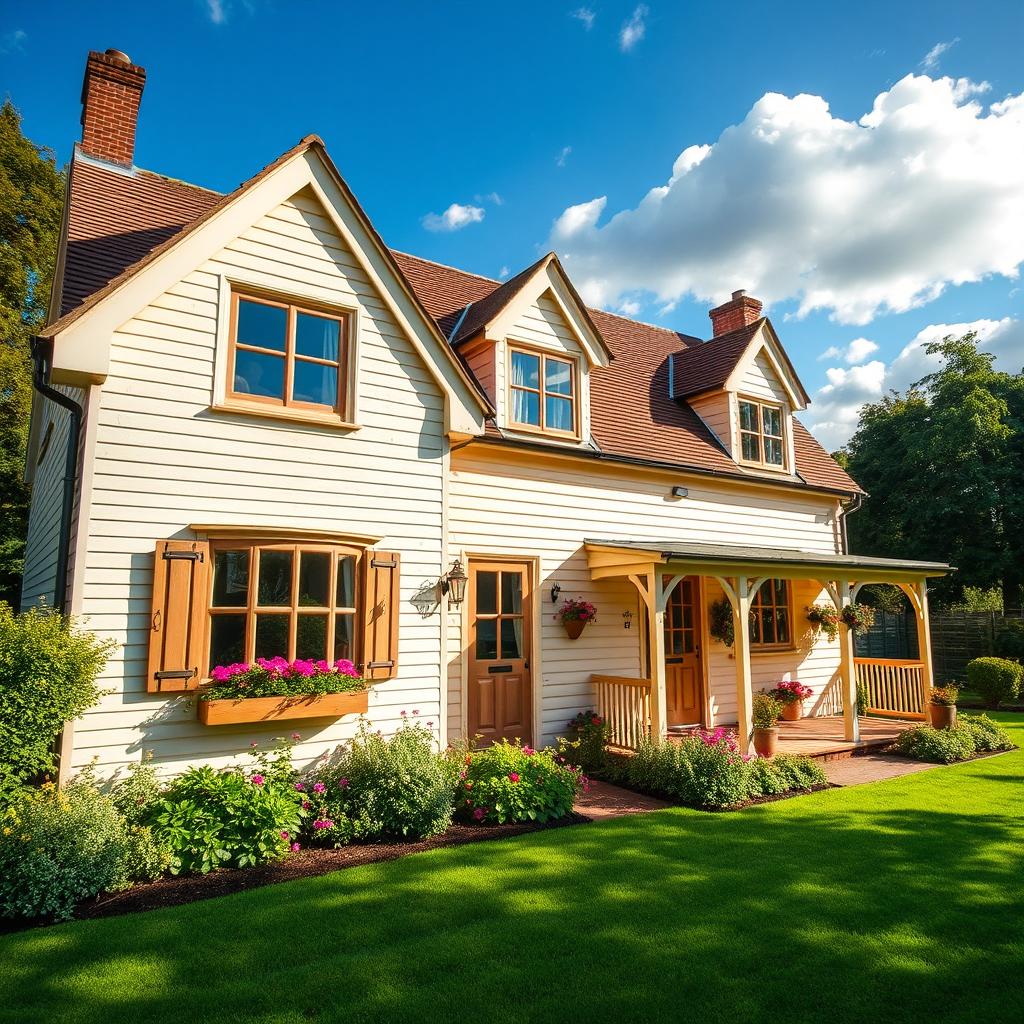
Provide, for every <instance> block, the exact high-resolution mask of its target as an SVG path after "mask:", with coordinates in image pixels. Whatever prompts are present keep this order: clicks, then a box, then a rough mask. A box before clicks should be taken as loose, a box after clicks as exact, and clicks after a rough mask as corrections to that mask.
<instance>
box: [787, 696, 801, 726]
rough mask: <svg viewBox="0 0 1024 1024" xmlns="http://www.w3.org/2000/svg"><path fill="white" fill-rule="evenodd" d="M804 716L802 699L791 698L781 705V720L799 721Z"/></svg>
mask: <svg viewBox="0 0 1024 1024" xmlns="http://www.w3.org/2000/svg"><path fill="white" fill-rule="evenodd" d="M803 716H804V702H803V701H802V700H791V701H790V702H789V703H788V704H783V706H782V720H783V721H784V722H799V721H800V719H801V718H803Z"/></svg>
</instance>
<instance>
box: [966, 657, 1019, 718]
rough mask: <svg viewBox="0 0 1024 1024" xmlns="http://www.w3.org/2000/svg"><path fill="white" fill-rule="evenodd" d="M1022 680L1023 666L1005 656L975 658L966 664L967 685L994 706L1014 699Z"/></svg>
mask: <svg viewBox="0 0 1024 1024" xmlns="http://www.w3.org/2000/svg"><path fill="white" fill-rule="evenodd" d="M1022 681H1024V667H1022V666H1021V665H1019V664H1018V663H1017V662H1015V661H1008V660H1007V659H1006V658H975V659H974V661H972V662H969V663H968V665H967V685H968V686H969V687H970V688H971V689H972V690H974V691H975V692H976V693H980V694H981V695H982V697H984V698H985V701H986V702H987V703H988V704H989V705H990V706H991V707H994V708H997V707H999V705H1000V704H1001V703H1002V702H1003V701H1012V700H1016V698H1017V696H1018V694H1019V693H1020V688H1021V683H1022Z"/></svg>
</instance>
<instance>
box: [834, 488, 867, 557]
mask: <svg viewBox="0 0 1024 1024" xmlns="http://www.w3.org/2000/svg"><path fill="white" fill-rule="evenodd" d="M863 504H864V496H863V495H862V494H855V495H854V496H853V497H852V498H851V499H850V500H849V502H845V501H844V502H840V503H839V505H840V508H841V509H842V512H841V514H840V517H839V527H840V529H841V531H842V540H843V554H844V555H848V554H849V553H850V541H849V538H848V537H847V536H846V519H847V516H852V515H853V513H854V512H859V511H860V509H861V506H862V505H863Z"/></svg>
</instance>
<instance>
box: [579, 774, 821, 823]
mask: <svg viewBox="0 0 1024 1024" xmlns="http://www.w3.org/2000/svg"><path fill="white" fill-rule="evenodd" d="M594 778H598V779H601V778H602V776H600V775H597V774H595V776H594ZM603 781H605V782H608V783H609V785H612V786H618V787H619V788H620V789H626V790H629V792H631V793H639V794H640V795H641V796H656V799H658V800H664V801H665V803H667V804H669V805H671V806H672V807H689V808H690V810H692V811H706V812H707V813H708V814H731V813H732V812H733V811H742V810H743V809H744V808H746V807H755V806H756V805H757V804H773V803H775V802H776V801H777V800H792V799H793V798H794V797H798V796H807V795H808V794H810V793H820V792H821V791H822V790H823V789H839V788H840V787H839V786H835V785H833V784H832V783H831V782H819V783H818V784H817V785H814V786H809V787H808V788H807V789H790V790H787V791H786V792H785V793H773V794H771V795H770V796H752V797H750V799H748V800H743V801H741V802H740V803H738V804H730V805H729V806H728V807H694V806H693V804H684V803H682V801H680V800H673V799H672V797H670V796H665V795H664V794H662V793H658V794H652V793H647V792H645V791H644V790H642V789H635V788H634V787H633V786H630V785H629V784H628V783H626V782H623V781H621V780H620V779H616V780H615V781H614V782H612V781H611V780H609V779H603Z"/></svg>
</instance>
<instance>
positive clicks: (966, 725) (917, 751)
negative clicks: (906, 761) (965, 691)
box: [893, 715, 1013, 764]
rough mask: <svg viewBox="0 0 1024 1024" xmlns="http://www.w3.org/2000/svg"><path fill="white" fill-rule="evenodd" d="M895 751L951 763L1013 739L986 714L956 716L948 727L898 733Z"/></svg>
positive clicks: (1001, 747)
mask: <svg viewBox="0 0 1024 1024" xmlns="http://www.w3.org/2000/svg"><path fill="white" fill-rule="evenodd" d="M893 746H894V747H895V749H896V751H897V753H900V754H903V755H904V756H905V757H912V758H914V759H915V760H917V761H931V762H933V763H935V764H952V763H953V762H954V761H966V760H967V758H969V757H974V756H975V755H976V754H981V753H987V752H989V751H996V750H1009V749H1010V748H1011V747H1012V746H1013V741H1012V740H1011V739H1010V737H1009V735H1008V734H1007V733H1006V732H1005V731H1004V730H1002V729H1000V728H999V726H998V725H997V724H996V723H995V722H993V721H992V719H991V718H989V717H988V716H987V715H960V716H959V718H958V720H957V724H956V725H955V726H954V727H953V728H952V729H933V728H932V727H931V726H930V725H922V726H918V727H917V728H915V729H907V730H906V731H904V732H901V733H900V735H899V737H898V738H897V739H896V742H895V743H894V744H893Z"/></svg>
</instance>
